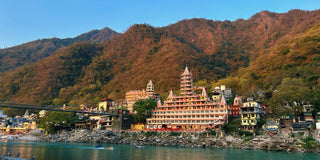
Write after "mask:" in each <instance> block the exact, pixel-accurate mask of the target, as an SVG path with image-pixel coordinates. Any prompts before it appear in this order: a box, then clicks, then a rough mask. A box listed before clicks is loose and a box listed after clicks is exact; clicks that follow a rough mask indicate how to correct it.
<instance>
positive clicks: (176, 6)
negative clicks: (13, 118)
mask: <svg viewBox="0 0 320 160" xmlns="http://www.w3.org/2000/svg"><path fill="white" fill-rule="evenodd" d="M292 9H301V10H316V9H320V1H319V0H251V1H249V0H0V48H8V47H11V46H15V45H19V44H22V43H26V42H29V41H33V40H37V39H44V38H53V37H57V38H72V37H75V36H77V35H80V34H82V33H85V32H89V31H91V30H93V29H103V28H105V27H109V28H110V29H112V30H114V31H116V32H119V33H124V32H125V31H126V30H127V29H129V28H130V26H132V25H134V24H142V23H146V24H150V25H152V26H154V27H164V26H167V25H170V24H174V23H176V22H178V21H181V20H183V19H191V18H205V19H210V20H220V21H224V20H230V21H234V20H237V19H239V18H242V19H249V18H250V17H251V16H253V15H254V14H256V13H258V12H261V11H264V10H268V11H271V12H276V13H285V12H288V11H289V10H292Z"/></svg>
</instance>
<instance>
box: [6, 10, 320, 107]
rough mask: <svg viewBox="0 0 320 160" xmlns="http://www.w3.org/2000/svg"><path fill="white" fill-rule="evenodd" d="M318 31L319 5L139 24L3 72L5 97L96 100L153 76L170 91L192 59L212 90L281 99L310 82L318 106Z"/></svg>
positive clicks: (117, 95) (310, 96)
mask: <svg viewBox="0 0 320 160" xmlns="http://www.w3.org/2000/svg"><path fill="white" fill-rule="evenodd" d="M319 37H320V11H319V10H316V11H301V10H292V11H290V12H288V13H282V14H279V13H271V12H268V11H263V12H260V13H257V14H255V15H253V16H252V17H251V18H250V19H248V20H243V19H238V20H236V21H233V22H231V21H212V20H206V19H189V20H182V21H180V22H177V23H176V24H172V25H169V26H166V27H161V28H155V27H152V26H150V25H147V24H137V25H133V26H132V27H130V28H129V29H128V30H127V31H126V32H125V33H123V34H118V35H117V36H115V37H113V38H111V39H110V40H108V41H106V42H102V43H98V42H97V41H93V40H92V41H91V42H90V41H87V42H82V43H74V44H72V45H70V46H67V47H63V48H61V49H58V50H56V51H55V52H54V53H52V54H50V55H48V57H47V58H44V59H42V60H39V61H37V62H36V63H34V64H27V65H24V66H22V67H19V68H16V69H14V70H11V71H10V72H7V73H1V75H0V81H1V83H0V101H13V102H17V103H28V104H56V105H60V104H64V103H67V104H79V103H84V104H92V105H94V104H96V103H97V101H98V100H99V99H101V98H103V97H108V98H113V99H121V98H124V96H125V93H126V92H127V91H128V90H132V89H144V88H145V87H146V84H147V82H148V80H152V81H153V82H154V84H155V91H156V92H157V93H160V95H161V96H162V97H165V96H167V94H168V91H169V90H171V89H173V90H178V89H179V82H180V77H179V76H180V74H181V73H182V71H183V69H184V67H185V66H186V65H188V67H189V68H190V70H191V72H192V74H193V78H194V81H195V82H196V84H199V85H206V86H207V87H209V88H210V89H212V88H213V87H215V86H216V85H220V84H226V85H227V87H231V88H232V90H233V93H234V94H237V95H242V96H250V97H255V98H261V95H260V94H261V93H264V94H263V97H262V100H264V101H267V102H270V104H271V103H273V104H276V103H277V102H278V101H277V100H276V99H274V98H273V97H272V95H274V93H275V91H276V90H280V89H281V90H282V91H283V90H284V89H283V87H284V88H285V87H288V86H285V84H288V83H289V84H290V83H291V82H292V83H295V84H299V85H300V86H301V87H306V89H305V91H308V92H307V96H306V97H302V98H304V99H305V100H308V101H309V102H310V103H313V104H316V103H318V100H317V98H318V97H319V96H318V95H319V83H320V77H319V72H320V66H319V65H320V55H319V50H320V43H319V42H320V38H319ZM100 38H102V37H100ZM84 39H86V38H84ZM291 87H292V86H291ZM298 89H299V88H298ZM298 89H297V90H298ZM278 93H279V94H280V93H281V92H278Z"/></svg>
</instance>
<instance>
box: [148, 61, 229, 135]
mask: <svg viewBox="0 0 320 160" xmlns="http://www.w3.org/2000/svg"><path fill="white" fill-rule="evenodd" d="M199 88H201V89H202V92H201V94H200V95H197V94H195V92H194V88H193V80H192V74H191V72H189V69H188V67H186V68H185V70H184V72H183V73H182V74H181V83H180V96H176V95H174V94H173V91H172V90H171V91H170V93H169V96H168V98H167V100H166V101H164V103H163V104H161V102H160V101H159V102H158V105H157V106H156V107H155V109H154V110H153V111H152V117H151V118H148V119H147V125H146V128H147V129H150V130H183V131H188V130H189V131H190V130H193V131H202V130H205V129H209V128H211V129H220V128H221V126H222V125H223V124H224V123H226V122H227V120H228V108H227V103H226V100H225V98H224V96H223V95H221V98H220V99H219V101H218V102H217V101H212V100H210V98H209V97H208V95H207V90H206V88H205V87H198V89H199Z"/></svg>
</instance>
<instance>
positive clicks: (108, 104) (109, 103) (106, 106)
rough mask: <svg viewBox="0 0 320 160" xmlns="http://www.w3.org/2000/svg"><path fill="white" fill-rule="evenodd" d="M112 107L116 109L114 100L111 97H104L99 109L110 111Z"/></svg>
mask: <svg viewBox="0 0 320 160" xmlns="http://www.w3.org/2000/svg"><path fill="white" fill-rule="evenodd" d="M111 109H114V100H112V99H109V98H103V99H101V100H100V102H99V110H100V111H106V112H110V110H111Z"/></svg>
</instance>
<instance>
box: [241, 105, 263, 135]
mask: <svg viewBox="0 0 320 160" xmlns="http://www.w3.org/2000/svg"><path fill="white" fill-rule="evenodd" d="M240 114H241V127H242V128H243V129H245V130H253V129H255V128H256V127H257V123H258V122H259V121H260V119H261V116H262V115H263V109H262V107H261V103H260V102H257V101H249V102H244V103H243V106H242V107H241V108H240Z"/></svg>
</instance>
